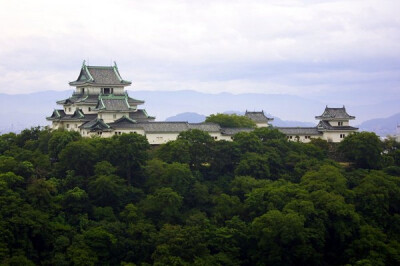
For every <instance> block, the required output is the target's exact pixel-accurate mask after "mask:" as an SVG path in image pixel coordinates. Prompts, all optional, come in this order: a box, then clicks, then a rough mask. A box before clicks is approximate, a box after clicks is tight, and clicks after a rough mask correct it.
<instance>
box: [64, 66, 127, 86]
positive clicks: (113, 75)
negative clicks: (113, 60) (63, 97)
mask: <svg viewBox="0 0 400 266" xmlns="http://www.w3.org/2000/svg"><path fill="white" fill-rule="evenodd" d="M85 83H92V84H101V85H130V84H131V82H129V81H125V80H123V79H122V78H121V75H120V74H119V71H118V68H117V65H116V64H114V66H87V65H86V64H85V61H84V62H83V65H82V68H81V72H80V73H79V77H78V79H77V80H75V81H72V82H70V83H69V84H70V85H72V86H73V85H81V84H85Z"/></svg>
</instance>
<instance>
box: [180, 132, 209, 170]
mask: <svg viewBox="0 0 400 266" xmlns="http://www.w3.org/2000/svg"><path fill="white" fill-rule="evenodd" d="M177 141H186V143H187V145H188V147H189V156H190V160H189V166H190V167H191V169H192V170H193V169H195V170H199V169H201V168H202V166H204V165H205V164H209V162H210V158H211V147H212V145H213V143H214V139H213V138H212V137H211V136H210V135H209V134H208V133H207V132H204V131H201V130H198V129H191V130H187V131H184V132H181V133H180V134H179V135H178V140H177Z"/></svg>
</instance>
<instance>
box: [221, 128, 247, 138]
mask: <svg viewBox="0 0 400 266" xmlns="http://www.w3.org/2000/svg"><path fill="white" fill-rule="evenodd" d="M253 130H254V128H227V127H225V128H221V134H222V135H226V136H233V135H235V134H237V133H239V132H252V131H253Z"/></svg>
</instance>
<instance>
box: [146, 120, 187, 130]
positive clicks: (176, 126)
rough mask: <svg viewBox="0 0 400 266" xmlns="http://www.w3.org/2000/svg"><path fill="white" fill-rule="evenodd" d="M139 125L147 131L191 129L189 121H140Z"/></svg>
mask: <svg viewBox="0 0 400 266" xmlns="http://www.w3.org/2000/svg"><path fill="white" fill-rule="evenodd" d="M139 126H140V127H141V128H143V129H144V131H145V132H146V133H155V132H182V131H186V130H189V127H188V123H187V122H147V123H140V124H139Z"/></svg>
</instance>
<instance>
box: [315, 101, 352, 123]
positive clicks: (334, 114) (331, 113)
mask: <svg viewBox="0 0 400 266" xmlns="http://www.w3.org/2000/svg"><path fill="white" fill-rule="evenodd" d="M315 118H316V119H319V120H336V119H339V120H340V119H343V120H349V119H355V117H354V116H351V115H349V114H348V113H347V112H346V108H345V107H344V105H343V107H341V108H330V107H328V106H326V107H325V111H324V112H323V113H322V115H320V116H316V117H315Z"/></svg>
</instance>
